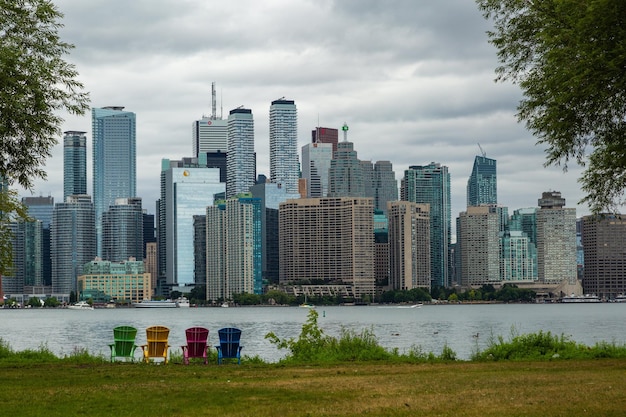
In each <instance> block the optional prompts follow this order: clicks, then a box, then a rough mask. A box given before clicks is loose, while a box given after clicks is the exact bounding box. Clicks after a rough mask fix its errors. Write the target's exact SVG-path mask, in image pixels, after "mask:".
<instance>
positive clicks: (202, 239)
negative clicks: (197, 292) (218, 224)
mask: <svg viewBox="0 0 626 417" xmlns="http://www.w3.org/2000/svg"><path fill="white" fill-rule="evenodd" d="M206 239H207V236H206V214H204V215H194V216H193V264H194V268H193V276H194V281H195V282H196V283H197V285H206V284H205V283H206Z"/></svg>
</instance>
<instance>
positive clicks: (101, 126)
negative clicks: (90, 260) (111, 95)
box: [91, 106, 137, 254]
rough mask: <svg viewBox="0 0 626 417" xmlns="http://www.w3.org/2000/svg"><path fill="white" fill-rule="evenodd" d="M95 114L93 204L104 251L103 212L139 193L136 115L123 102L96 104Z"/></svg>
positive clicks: (93, 132)
mask: <svg viewBox="0 0 626 417" xmlns="http://www.w3.org/2000/svg"><path fill="white" fill-rule="evenodd" d="M91 115H92V119H91V120H92V135H93V178H92V180H93V204H94V207H95V211H96V232H97V242H98V254H101V250H102V214H103V213H104V212H105V211H107V210H108V209H109V206H111V205H114V204H115V199H117V198H127V197H135V196H136V194H137V191H136V187H137V165H136V164H137V162H136V161H137V151H136V116H135V113H132V112H129V111H124V107H119V106H110V107H103V108H94V109H92V111H91Z"/></svg>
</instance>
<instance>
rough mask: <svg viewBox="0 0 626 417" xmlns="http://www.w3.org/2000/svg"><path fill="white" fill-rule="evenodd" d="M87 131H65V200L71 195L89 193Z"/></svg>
mask: <svg viewBox="0 0 626 417" xmlns="http://www.w3.org/2000/svg"><path fill="white" fill-rule="evenodd" d="M85 133H86V132H79V131H75V130H68V131H67V132H63V134H64V136H63V201H65V199H66V198H67V197H68V196H70V195H84V194H87V136H85Z"/></svg>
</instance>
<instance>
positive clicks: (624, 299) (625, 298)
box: [615, 294, 626, 303]
mask: <svg viewBox="0 0 626 417" xmlns="http://www.w3.org/2000/svg"><path fill="white" fill-rule="evenodd" d="M615 302H616V303H626V295H624V294H618V295H617V296H616V297H615Z"/></svg>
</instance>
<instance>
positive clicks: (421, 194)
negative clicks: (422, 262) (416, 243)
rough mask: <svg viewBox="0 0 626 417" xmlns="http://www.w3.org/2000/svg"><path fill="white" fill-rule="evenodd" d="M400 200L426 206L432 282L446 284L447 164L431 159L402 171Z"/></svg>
mask: <svg viewBox="0 0 626 417" xmlns="http://www.w3.org/2000/svg"><path fill="white" fill-rule="evenodd" d="M401 183H402V184H401V189H400V199H401V200H402V201H411V202H413V203H420V204H429V205H430V272H431V276H432V280H433V281H432V285H438V286H443V287H446V286H449V285H450V280H449V276H448V275H449V268H450V263H449V262H450V261H449V255H450V254H449V246H450V239H451V207H450V174H449V173H448V167H446V166H444V165H441V164H439V163H434V162H431V163H430V164H429V165H413V166H410V167H409V169H407V170H405V171H404V178H403V179H402V181H401Z"/></svg>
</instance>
